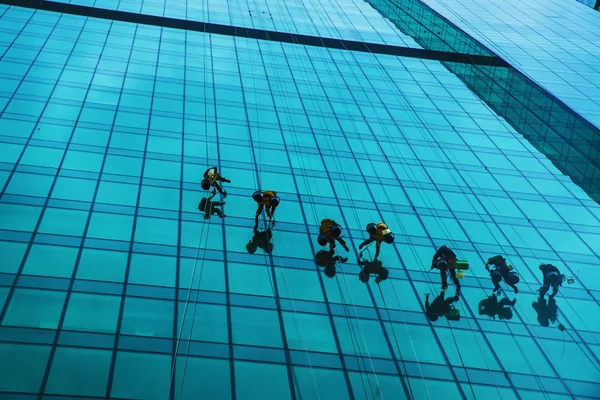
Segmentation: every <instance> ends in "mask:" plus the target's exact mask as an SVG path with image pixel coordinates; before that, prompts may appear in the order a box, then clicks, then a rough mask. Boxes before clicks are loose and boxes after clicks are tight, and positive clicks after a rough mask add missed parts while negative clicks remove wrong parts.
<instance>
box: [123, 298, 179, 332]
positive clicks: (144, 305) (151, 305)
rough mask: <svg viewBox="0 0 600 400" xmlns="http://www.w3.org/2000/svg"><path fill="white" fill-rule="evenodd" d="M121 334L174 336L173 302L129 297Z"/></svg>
mask: <svg viewBox="0 0 600 400" xmlns="http://www.w3.org/2000/svg"><path fill="white" fill-rule="evenodd" d="M121 333H123V334H127V335H137V336H148V337H172V336H173V302H171V301H163V300H151V299H140V298H137V297H127V298H126V299H125V308H124V310H123V322H122V325H121Z"/></svg>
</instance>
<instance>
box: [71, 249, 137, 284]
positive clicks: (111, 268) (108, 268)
mask: <svg viewBox="0 0 600 400" xmlns="http://www.w3.org/2000/svg"><path fill="white" fill-rule="evenodd" d="M126 265H127V253H125V252H118V251H108V250H95V249H83V252H82V253H81V258H80V259H79V267H78V268H77V278H78V279H90V280H96V281H109V282H123V279H124V278H125V267H126Z"/></svg>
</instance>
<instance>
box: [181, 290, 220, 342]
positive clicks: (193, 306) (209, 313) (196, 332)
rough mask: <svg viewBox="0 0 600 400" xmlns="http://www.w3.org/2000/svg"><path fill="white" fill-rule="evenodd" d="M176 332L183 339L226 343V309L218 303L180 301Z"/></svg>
mask: <svg viewBox="0 0 600 400" xmlns="http://www.w3.org/2000/svg"><path fill="white" fill-rule="evenodd" d="M192 325H193V326H194V328H193V331H192ZM182 326H183V329H182ZM177 332H178V335H179V337H180V338H184V339H185V340H190V339H191V340H202V341H208V342H220V343H227V342H228V341H229V338H228V336H227V309H226V308H225V306H220V305H214V304H202V303H194V301H193V300H192V301H189V302H180V303H179V308H178V319H177Z"/></svg>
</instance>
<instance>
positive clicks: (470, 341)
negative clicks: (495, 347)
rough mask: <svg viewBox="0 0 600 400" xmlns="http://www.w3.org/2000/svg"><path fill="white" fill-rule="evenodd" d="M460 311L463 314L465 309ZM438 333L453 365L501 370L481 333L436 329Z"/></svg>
mask: <svg viewBox="0 0 600 400" xmlns="http://www.w3.org/2000/svg"><path fill="white" fill-rule="evenodd" d="M460 311H461V314H462V313H463V312H464V308H462V309H460ZM436 332H437V334H438V336H439V338H440V341H441V342H442V343H444V344H445V345H444V350H445V351H446V354H447V355H448V358H449V359H450V363H452V364H453V365H457V366H461V367H467V368H481V369H493V370H497V369H499V366H498V363H497V362H496V360H495V359H494V355H493V354H492V352H491V351H490V348H489V347H488V345H487V343H486V342H485V339H484V337H483V335H482V334H481V333H480V332H476V331H467V330H465V331H463V330H456V329H452V330H450V329H444V328H436ZM486 336H487V334H486ZM492 343H493V342H492Z"/></svg>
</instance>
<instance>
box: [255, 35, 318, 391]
mask: <svg viewBox="0 0 600 400" xmlns="http://www.w3.org/2000/svg"><path fill="white" fill-rule="evenodd" d="M265 32H266V31H265ZM266 35H267V39H268V33H266ZM259 51H260V48H259ZM260 54H261V57H264V56H263V52H262V51H260ZM273 64H274V63H273ZM263 65H264V64H263ZM273 70H274V75H275V78H276V79H277V80H279V79H280V78H279V77H278V76H277V72H276V69H273ZM265 72H267V71H266V66H265ZM267 80H268V75H267ZM269 87H271V85H270V83H269ZM284 101H285V103H286V106H288V103H287V99H285V96H284ZM288 108H289V107H288ZM290 109H291V108H290ZM278 119H279V117H278ZM292 129H294V128H293V126H292ZM292 138H294V139H295V132H294V131H293V132H292ZM284 140H285V139H284ZM300 162H301V164H302V159H300ZM259 168H260V169H261V171H260V172H259V174H261V173H262V163H261V164H260V166H259ZM307 191H308V192H309V194H310V187H309V186H308V185H307ZM272 239H273V242H274V241H275V234H274V233H272ZM277 254H278V252H277V251H276V249H275V247H273V255H272V257H273V259H274V258H275V257H278V258H279V256H278V255H277ZM265 258H266V255H265ZM273 272H275V265H273ZM281 276H282V278H283V281H284V287H285V289H286V291H287V294H288V296H289V297H290V299H291V300H292V301H291V304H292V308H293V314H292V315H293V318H294V324H295V326H296V331H297V334H298V337H299V339H300V343H301V345H302V347H303V349H304V351H305V355H306V359H307V362H308V365H309V373H310V376H311V378H312V380H313V383H314V389H315V392H316V395H317V398H319V399H320V395H319V391H318V387H317V383H316V378H315V375H314V371H313V367H312V363H311V361H310V356H309V353H308V347H307V345H306V340H305V337H304V331H303V329H302V327H301V324H300V323H299V321H298V316H297V313H298V312H297V308H296V302H295V299H294V296H293V295H292V293H291V290H290V288H289V285H288V283H287V277H286V274H285V268H283V267H281ZM291 368H292V371H293V373H294V379H295V380H296V381H297V382H298V378H297V376H296V372H295V368H294V367H293V366H291ZM298 394H299V395H300V397H302V392H301V391H300V389H299V385H298Z"/></svg>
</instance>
